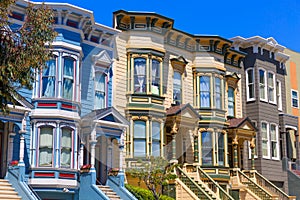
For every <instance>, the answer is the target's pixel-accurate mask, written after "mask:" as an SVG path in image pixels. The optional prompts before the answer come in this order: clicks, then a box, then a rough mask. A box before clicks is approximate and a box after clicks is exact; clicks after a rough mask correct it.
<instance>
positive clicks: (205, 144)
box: [201, 132, 212, 165]
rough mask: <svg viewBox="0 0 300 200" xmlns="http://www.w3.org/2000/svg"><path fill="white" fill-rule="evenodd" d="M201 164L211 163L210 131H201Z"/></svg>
mask: <svg viewBox="0 0 300 200" xmlns="http://www.w3.org/2000/svg"><path fill="white" fill-rule="evenodd" d="M201 135H202V164H203V165H211V164H212V134H211V133H210V132H202V133H201Z"/></svg>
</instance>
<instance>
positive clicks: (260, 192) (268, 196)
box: [236, 170, 273, 200]
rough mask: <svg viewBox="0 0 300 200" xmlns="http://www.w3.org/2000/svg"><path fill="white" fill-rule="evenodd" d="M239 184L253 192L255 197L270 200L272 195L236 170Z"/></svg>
mask: <svg viewBox="0 0 300 200" xmlns="http://www.w3.org/2000/svg"><path fill="white" fill-rule="evenodd" d="M236 172H237V174H238V176H239V179H240V181H241V183H243V184H245V185H247V186H248V187H247V188H248V189H249V190H250V191H251V192H253V193H254V194H255V195H256V196H258V197H259V198H261V199H264V200H272V199H273V195H272V194H271V193H269V192H268V191H267V190H265V189H264V188H263V187H261V186H260V185H258V184H257V183H255V182H254V181H253V180H252V179H251V178H249V177H248V176H247V175H246V174H244V173H243V172H242V171H240V170H236Z"/></svg>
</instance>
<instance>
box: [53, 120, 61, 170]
mask: <svg viewBox="0 0 300 200" xmlns="http://www.w3.org/2000/svg"><path fill="white" fill-rule="evenodd" d="M59 123H60V122H59V121H57V122H56V134H54V144H55V156H54V159H55V163H54V166H55V168H59V166H60V160H59V158H60V124H59Z"/></svg>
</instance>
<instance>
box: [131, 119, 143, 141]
mask: <svg viewBox="0 0 300 200" xmlns="http://www.w3.org/2000/svg"><path fill="white" fill-rule="evenodd" d="M133 131H134V138H146V122H145V121H134V130H133Z"/></svg>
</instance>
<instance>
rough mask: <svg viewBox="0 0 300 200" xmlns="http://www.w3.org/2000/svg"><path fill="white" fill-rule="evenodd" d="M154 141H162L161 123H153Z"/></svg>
mask: <svg viewBox="0 0 300 200" xmlns="http://www.w3.org/2000/svg"><path fill="white" fill-rule="evenodd" d="M152 139H155V140H160V123H158V122H152Z"/></svg>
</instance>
